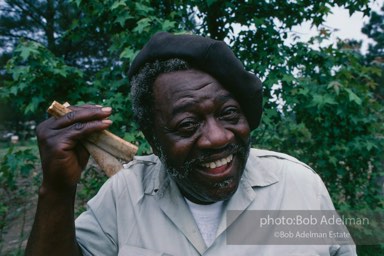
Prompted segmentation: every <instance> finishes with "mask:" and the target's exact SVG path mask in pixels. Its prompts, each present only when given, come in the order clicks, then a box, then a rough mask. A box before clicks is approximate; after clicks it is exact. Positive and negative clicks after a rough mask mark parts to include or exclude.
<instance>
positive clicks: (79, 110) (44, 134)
mask: <svg viewBox="0 0 384 256" xmlns="http://www.w3.org/2000/svg"><path fill="white" fill-rule="evenodd" d="M71 110H72V112H69V113H67V114H66V115H64V116H62V117H59V118H53V117H52V118H50V119H48V120H46V121H44V122H43V123H41V124H39V126H38V127H37V129H36V133H37V137H38V139H39V141H40V142H42V143H44V142H45V141H46V142H47V143H49V142H53V143H60V142H66V144H67V145H68V144H70V145H74V144H76V143H75V141H77V140H79V139H82V138H84V137H86V136H87V135H89V134H90V133H93V132H98V131H102V130H104V129H107V128H108V127H109V126H110V125H111V124H112V121H111V120H108V119H106V118H108V117H109V116H110V115H111V113H112V109H111V108H110V107H100V106H81V107H71ZM71 141H72V143H70V142H71ZM44 144H45V143H44ZM49 144H50V143H49Z"/></svg>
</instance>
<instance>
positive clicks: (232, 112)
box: [220, 107, 240, 121]
mask: <svg viewBox="0 0 384 256" xmlns="http://www.w3.org/2000/svg"><path fill="white" fill-rule="evenodd" d="M239 118H240V110H239V109H238V108H235V107H230V108H226V109H224V111H223V112H222V113H221V115H220V119H221V120H225V121H238V120H239Z"/></svg>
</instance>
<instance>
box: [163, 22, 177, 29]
mask: <svg viewBox="0 0 384 256" xmlns="http://www.w3.org/2000/svg"><path fill="white" fill-rule="evenodd" d="M175 24H176V22H175V21H170V20H165V21H164V22H163V23H162V24H161V28H162V30H164V31H169V30H170V29H172V28H174V27H175Z"/></svg>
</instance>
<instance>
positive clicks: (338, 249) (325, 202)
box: [317, 175, 357, 256]
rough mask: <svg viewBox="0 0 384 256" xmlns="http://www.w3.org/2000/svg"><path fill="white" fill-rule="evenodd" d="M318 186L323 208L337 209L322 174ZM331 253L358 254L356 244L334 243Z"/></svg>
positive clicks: (352, 255)
mask: <svg viewBox="0 0 384 256" xmlns="http://www.w3.org/2000/svg"><path fill="white" fill-rule="evenodd" d="M317 176H318V175H317ZM318 188H319V197H320V207H321V210H333V211H335V206H334V205H333V203H332V199H331V197H330V195H329V193H328V190H327V188H326V187H325V184H324V182H323V181H322V180H321V178H320V176H318ZM329 253H330V255H332V256H357V254H356V246H355V245H354V244H347V245H332V246H331V247H330V252H329Z"/></svg>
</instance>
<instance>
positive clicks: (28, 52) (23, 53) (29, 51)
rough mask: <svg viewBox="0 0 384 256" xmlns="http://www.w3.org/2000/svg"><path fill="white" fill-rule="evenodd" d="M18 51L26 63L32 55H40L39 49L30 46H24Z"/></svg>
mask: <svg viewBox="0 0 384 256" xmlns="http://www.w3.org/2000/svg"><path fill="white" fill-rule="evenodd" d="M18 51H19V52H20V56H21V58H22V59H23V61H26V60H27V59H28V58H29V56H30V55H31V54H38V53H39V51H38V50H37V49H35V48H33V47H30V46H25V44H23V45H22V46H21V47H20V48H19V49H18Z"/></svg>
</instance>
